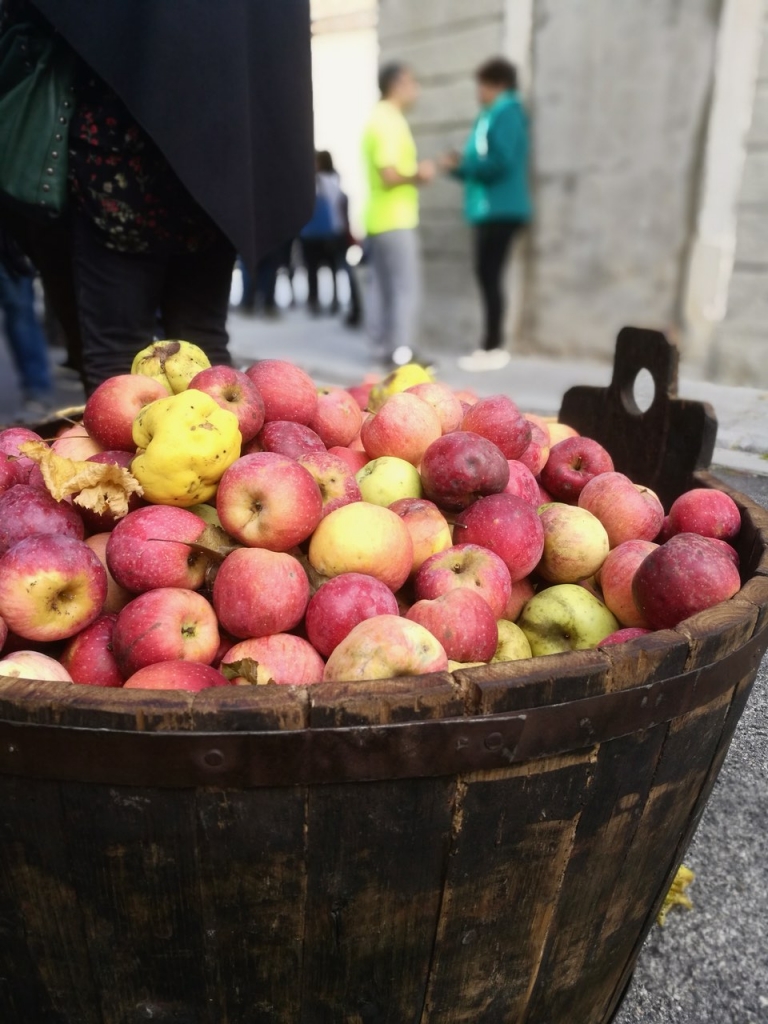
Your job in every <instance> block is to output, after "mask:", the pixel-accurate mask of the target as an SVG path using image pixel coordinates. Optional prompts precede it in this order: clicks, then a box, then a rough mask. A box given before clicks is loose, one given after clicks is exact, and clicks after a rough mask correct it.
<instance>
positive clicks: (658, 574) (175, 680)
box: [0, 343, 741, 690]
mask: <svg viewBox="0 0 768 1024" xmlns="http://www.w3.org/2000/svg"><path fill="white" fill-rule="evenodd" d="M163 344H165V345H166V349H165V350H163V349H162V345H163ZM168 344H169V343H157V344H156V346H154V347H153V350H152V351H151V352H150V353H149V356H147V357H145V358H144V359H143V360H141V359H140V360H139V361H138V363H137V364H134V366H135V367H136V368H137V369H138V372H134V373H132V374H128V375H122V376H118V377H114V378H112V379H110V380H108V381H106V382H105V383H104V384H102V385H101V386H100V387H99V388H98V389H97V390H96V391H95V392H94V394H93V395H92V396H91V397H90V398H89V399H88V402H87V404H86V406H85V411H84V416H83V423H82V424H81V425H80V424H78V425H75V426H72V427H71V428H69V429H67V430H65V431H63V432H62V434H61V435H60V436H59V437H58V438H57V439H56V440H55V441H54V442H53V443H52V450H53V452H54V454H55V455H57V456H59V457H61V459H67V460H70V463H67V464H66V466H67V467H70V464H71V465H73V466H74V467H75V469H77V468H78V467H80V468H81V469H82V464H83V463H85V464H88V463H92V462H96V463H101V464H102V465H107V464H114V465H116V466H119V467H121V471H122V472H124V474H125V479H129V480H131V481H132V483H133V484H134V485H135V487H134V491H135V493H133V494H131V495H130V498H129V499H128V503H127V514H123V515H121V516H120V517H118V516H117V515H116V514H115V513H114V512H113V511H111V510H110V509H107V510H106V511H105V510H103V509H102V510H101V511H94V509H93V507H84V505H83V504H82V502H79V501H78V493H77V491H76V486H77V485H75V484H73V485H72V486H73V491H72V493H71V494H68V495H65V496H64V498H63V499H62V500H55V499H54V497H53V496H52V495H51V494H50V493H49V489H48V488H47V487H46V483H45V478H44V475H43V473H42V472H41V468H40V465H39V464H38V462H37V461H34V460H33V459H32V458H30V457H29V456H28V455H27V454H25V452H30V451H31V449H30V448H29V447H27V444H28V442H30V441H38V442H39V441H40V438H39V437H38V436H37V435H36V434H35V433H34V432H32V431H30V430H27V429H25V428H20V427H19V428H11V429H7V430H5V431H3V432H1V433H0V649H2V653H3V658H2V660H0V675H6V676H9V675H10V676H20V677H22V678H27V679H33V680H38V681H41V682H42V681H45V680H63V681H74V682H77V683H85V684H90V685H96V686H112V687H118V686H125V687H133V688H144V689H188V690H199V689H202V688H205V687H209V686H220V685H229V684H232V683H237V684H246V683H256V684H262V683H270V682H274V683H281V684H297V685H304V684H311V683H316V682H319V681H322V680H326V681H341V680H351V681H360V680H371V679H382V678H388V677H394V676H406V675H418V674H424V673H429V672H437V671H441V670H446V669H451V670H455V669H457V668H461V667H463V666H466V665H471V664H482V663H489V662H499V661H509V660H515V659H521V658H530V657H532V656H538V655H546V654H553V653H557V652H563V651H567V650H572V649H586V648H593V647H597V646H599V645H606V644H611V643H620V642H625V641H631V640H632V639H633V638H635V637H638V636H640V635H642V634H644V633H646V632H648V631H649V630H657V629H664V628H668V627H674V626H676V625H677V624H678V623H679V622H681V621H682V620H683V619H685V618H687V617H688V616H690V615H692V614H694V613H696V612H698V611H701V610H703V609H704V608H707V607H710V606H711V605H714V604H716V603H717V602H719V601H722V600H725V599H727V598H729V597H731V596H732V595H733V594H734V593H736V591H737V590H738V589H739V586H740V579H739V570H738V557H737V554H736V551H735V550H734V548H733V546H732V544H731V542H732V541H733V540H734V538H736V536H737V534H738V532H739V528H740V525H741V521H740V515H739V510H738V508H737V506H736V505H735V504H734V502H733V501H732V500H731V498H730V497H728V496H727V495H725V494H723V493H720V492H718V491H712V490H705V489H696V490H692V491H689V492H687V493H686V494H684V495H682V496H681V497H680V498H678V500H677V501H675V503H674V504H673V505H672V507H671V509H670V510H669V514H668V515H666V516H665V512H664V509H663V507H662V505H661V503H660V501H659V499H658V498H657V496H656V495H655V494H654V493H653V492H652V491H650V490H649V489H648V488H646V487H643V486H642V485H640V484H636V483H634V482H632V481H631V480H630V479H629V478H628V477H626V476H624V475H623V474H621V473H618V472H615V471H614V466H613V463H612V461H611V457H610V455H609V454H608V452H607V451H606V450H605V449H604V448H603V447H601V445H599V444H598V443H597V442H596V441H594V440H591V439H589V438H587V437H581V436H578V435H577V434H576V432H575V431H574V430H572V429H571V428H569V427H567V426H564V425H562V424H559V423H556V422H553V421H550V420H546V419H542V418H540V417H537V416H535V415H525V414H523V413H521V412H520V410H519V409H518V407H517V405H516V404H515V403H514V402H512V401H511V400H510V399H509V398H507V397H505V396H503V395H496V396H493V397H490V398H482V399H479V400H478V399H477V397H476V396H475V395H473V394H471V393H468V392H454V391H453V390H451V388H449V387H448V386H446V385H445V384H442V383H438V382H434V381H433V380H432V379H431V378H430V376H429V374H428V373H427V372H426V371H424V370H423V369H422V368H421V367H418V366H415V365H411V366H407V367H403V368H401V369H399V370H397V371H395V372H394V373H393V374H391V375H390V376H389V377H388V378H386V379H385V380H383V381H380V382H378V383H375V384H374V385H370V384H365V385H361V386H359V387H356V388H351V389H350V390H349V391H346V390H343V389H341V388H334V387H329V388H318V387H317V386H316V385H315V384H314V382H313V381H312V380H311V379H310V377H309V376H307V374H306V373H304V372H303V371H302V370H301V369H300V368H299V367H297V366H294V365H292V364H290V363H288V362H285V361H281V360H265V361H263V362H259V363H257V364H255V365H254V366H252V367H250V368H249V369H248V370H247V371H245V372H240V371H238V370H236V369H233V368H231V367H224V366H217V367H210V368H208V367H206V363H207V360H205V357H204V356H203V354H202V353H201V352H200V351H199V350H198V349H195V348H194V346H186V343H181V345H179V343H172V345H171V347H168ZM185 346H186V347H185ZM150 357H151V358H150ZM137 359H138V357H137ZM174 396H175V397H174ZM181 396H186V397H181ZM211 399H212V400H213V402H210V400H211ZM163 403H165V404H163ZM206 403H208V404H207V405H206ZM213 403H215V406H214V405H213ZM203 408H204V409H208V413H207V414H206V415H208V419H205V417H204V416H203V418H202V419H195V416H197V415H198V411H199V410H200V409H203ZM214 408H215V409H217V410H218V409H220V410H222V411H223V412H222V413H221V415H219V413H218V412H217V413H216V416H211V415H210V409H214ZM173 409H175V410H176V412H175V413H172V411H171V410H173ZM179 410H181V413H179ZM182 414H183V415H182ZM172 415H174V416H175V418H171V417H172ZM183 416H186V419H185V418H183ZM148 424H151V430H150V429H149V427H148ZM197 428H199V429H197ZM148 430H149V433H150V434H152V438H151V442H147V440H146V437H147V431H148ZM152 432H154V433H152ZM139 442H141V443H143V444H144V445H147V444H148V443H151V444H152V445H154V448H153V449H152V452H153V455H152V458H153V460H154V462H153V470H152V474H153V475H151V474H150V473H149V471H148V470H147V469H146V464H147V460H148V459H149V456H148V454H147V451H149V449H147V451H145V450H144V449H143V448H138V450H137V443H139ZM62 465H64V464H63V463H62ZM133 474H135V480H134V479H133ZM201 494H204V495H207V497H206V498H205V500H203V501H201V500H200V495H201ZM148 499H150V500H148Z"/></svg>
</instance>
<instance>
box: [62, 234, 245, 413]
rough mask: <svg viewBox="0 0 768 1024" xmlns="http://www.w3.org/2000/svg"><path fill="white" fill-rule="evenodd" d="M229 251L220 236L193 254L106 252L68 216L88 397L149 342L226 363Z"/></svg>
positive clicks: (96, 238)
mask: <svg viewBox="0 0 768 1024" xmlns="http://www.w3.org/2000/svg"><path fill="white" fill-rule="evenodd" d="M234 261H235V250H234V248H233V247H232V245H231V244H230V243H229V242H228V241H227V240H226V239H225V238H224V236H223V235H222V236H220V237H219V238H218V239H217V241H215V242H214V243H213V244H212V245H210V246H209V247H208V248H206V249H204V250H202V251H201V252H196V253H176V254H168V253H165V254H162V255H158V254H151V255H150V254H143V253H141V254H134V253H121V252H117V251H116V250H114V249H108V248H107V247H106V246H105V245H104V243H103V241H102V237H101V235H100V234H99V233H98V232H97V231H96V230H95V229H94V228H93V227H92V226H91V224H90V223H89V222H88V221H87V220H86V219H85V218H84V217H81V216H75V217H74V218H73V225H72V265H73V271H74V280H75V292H76V297H77V310H78V316H79V320H80V334H81V337H82V344H83V378H84V381H83V382H84V384H85V389H86V392H87V393H88V394H90V393H91V392H92V391H93V390H94V389H95V388H96V387H97V386H98V385H99V384H100V383H101V382H102V381H104V380H106V379H107V377H113V376H115V375H116V374H120V373H129V372H130V369H131V363H132V362H133V357H134V356H135V355H136V353H137V352H138V351H139V350H140V349H142V348H145V347H146V346H147V345H150V344H151V343H152V341H153V340H154V339H155V338H158V337H160V338H173V339H175V340H180V341H191V342H192V343H193V344H195V345H199V346H200V348H202V349H203V351H204V352H205V354H206V355H207V356H208V358H209V359H210V361H211V363H213V364H216V363H224V364H229V362H230V358H229V353H228V351H227V329H226V321H227V309H228V306H229V292H230V287H231V282H232V267H233V264H234Z"/></svg>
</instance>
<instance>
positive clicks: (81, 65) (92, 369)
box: [0, 0, 312, 392]
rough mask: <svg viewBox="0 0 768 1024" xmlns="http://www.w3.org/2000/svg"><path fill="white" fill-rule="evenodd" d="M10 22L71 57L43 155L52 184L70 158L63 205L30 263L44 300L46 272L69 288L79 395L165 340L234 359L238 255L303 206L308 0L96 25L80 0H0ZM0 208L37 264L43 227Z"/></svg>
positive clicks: (177, 9)
mask: <svg viewBox="0 0 768 1024" xmlns="http://www.w3.org/2000/svg"><path fill="white" fill-rule="evenodd" d="M3 18H4V20H3V23H2V25H0V31H2V32H3V33H5V32H11V31H16V32H19V31H20V30H21V31H22V32H24V31H27V29H28V30H29V31H30V32H31V33H33V32H37V33H40V32H43V33H45V32H46V31H47V32H48V33H49V34H50V33H53V32H54V31H55V32H56V33H57V36H56V38H58V39H62V40H64V41H65V42H66V43H67V44H68V45H69V47H70V48H71V50H72V51H74V53H75V54H76V55H77V67H76V72H75V80H74V83H73V93H72V98H71V100H70V101H67V102H66V103H65V104H64V105H63V106H64V107H65V108H66V110H65V111H64V112H63V113H61V112H60V111H59V110H56V113H57V114H59V113H61V116H59V117H57V119H56V120H57V121H59V122H60V125H61V128H60V129H59V128H58V126H56V131H58V135H57V138H59V139H60V144H57V148H56V150H55V152H52V153H51V154H50V158H51V172H50V173H51V174H54V173H56V171H57V169H58V167H59V166H61V163H62V162H63V161H65V160H66V159H67V158H68V161H69V168H68V181H69V196H68V208H67V209H66V210H65V211H63V212H62V216H61V217H60V218H59V219H58V220H57V221H55V222H52V223H51V225H50V230H49V232H48V236H49V237H52V236H53V233H54V232H55V233H56V236H57V238H58V239H59V245H58V247H57V249H56V253H57V261H56V263H52V261H51V260H49V261H48V263H47V265H45V266H43V262H42V259H41V261H40V269H41V273H42V275H43V280H44V284H45V285H46V291H47V292H48V294H49V296H50V297H51V299H52V301H53V299H54V295H55V291H54V289H53V288H52V287H48V279H50V281H51V284H55V283H56V281H58V282H68V288H67V291H68V296H67V297H66V298H67V301H69V300H70V299H71V302H72V304H73V305H74V307H75V309H76V311H77V325H76V330H77V332H78V333H79V341H80V342H81V344H82V361H81V369H82V374H83V378H84V383H85V386H86V390H87V391H89V392H90V391H92V390H93V389H94V388H95V387H96V386H97V385H98V384H99V383H100V382H101V381H102V380H104V379H105V378H106V377H109V376H112V375H113V374H118V373H126V372H128V371H129V370H130V367H131V362H132V360H133V357H134V355H135V353H136V352H137V351H138V350H139V349H141V348H143V347H144V346H146V345H147V344H149V343H150V342H151V341H152V340H153V339H154V338H156V337H157V336H158V334H160V336H163V335H164V336H165V337H170V338H180V339H184V340H187V341H191V342H194V343H196V344H198V345H200V346H201V347H202V348H203V349H204V350H205V351H206V353H207V354H208V356H209V358H210V359H211V361H212V362H220V363H226V362H229V356H228V353H227V332H226V316H227V309H228V300H229V291H230V282H231V274H232V267H233V263H234V257H235V252H236V251H238V252H240V253H241V255H242V257H243V259H244V260H245V261H246V263H247V264H248V267H249V269H250V270H251V271H252V272H255V270H256V266H257V264H258V262H259V259H260V258H261V257H262V256H264V255H265V254H267V253H270V252H272V251H274V250H275V249H276V247H277V246H279V245H281V244H283V243H284V242H285V241H286V239H288V238H291V237H295V235H296V233H297V232H298V230H299V228H300V227H301V224H302V223H303V222H305V221H306V219H307V217H308V216H309V210H310V209H311V205H310V204H311V199H312V164H311V160H312V120H311V119H312V102H311V74H310V18H309V0H292V2H290V3H283V4H273V3H271V2H270V0H252V2H251V3H250V4H249V5H248V17H247V18H246V17H245V16H244V13H243V6H242V0H220V2H219V3H217V4H216V5H213V6H212V5H206V4H200V3H199V2H198V0H176V2H175V3H174V4H172V5H166V4H156V3H154V2H152V0H112V2H110V3H109V4H106V5H98V4H92V5H89V9H88V17H84V16H83V10H82V4H81V3H80V0H34V2H30V0H4V3H3ZM46 19H49V20H46ZM276 40H279V45H276ZM136 54H141V59H140V60H137V59H136ZM201 68H204V69H205V73H204V74H203V73H201ZM265 96H266V97H268V99H266V100H265ZM53 130H54V129H53V125H52V131H53ZM52 137H53V136H52ZM0 184H2V183H0ZM38 214H39V211H38ZM2 216H3V219H4V220H6V222H7V223H8V225H9V228H11V229H12V230H13V231H14V232H15V233H16V235H17V237H18V239H19V241H20V243H21V244H22V246H23V247H25V249H26V251H27V252H28V254H29V255H30V256H31V257H32V259H33V262H34V261H35V258H36V256H35V254H36V252H37V253H38V254H40V253H41V252H42V254H43V255H44V254H45V250H46V229H47V227H48V226H47V225H45V224H42V225H41V224H40V222H39V220H35V219H34V218H33V217H32V215H31V212H30V214H29V215H24V213H23V212H20V211H18V210H15V209H14V210H5V211H4V212H3V215H2ZM62 238H63V241H62ZM33 250H34V251H33ZM63 305H66V302H63V303H62V306H63ZM56 312H57V314H59V318H60V320H61V321H62V324H63V325H64V326H65V328H67V327H69V331H70V334H73V333H74V332H73V330H72V326H71V321H69V320H67V318H65V317H64V316H62V315H61V314H60V311H59V309H56ZM158 314H159V323H160V326H159V327H158ZM76 349H77V345H76V344H74V343H73V344H72V345H71V350H72V351H76Z"/></svg>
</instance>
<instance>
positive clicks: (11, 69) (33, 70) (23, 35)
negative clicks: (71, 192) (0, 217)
mask: <svg viewBox="0 0 768 1024" xmlns="http://www.w3.org/2000/svg"><path fill="white" fill-rule="evenodd" d="M76 61H77V57H76V56H75V54H74V52H73V51H72V50H71V49H70V48H69V47H68V46H67V44H66V43H65V42H64V41H63V40H62V39H61V38H60V37H59V36H57V35H56V34H55V33H54V32H53V31H51V30H47V29H46V27H45V25H42V24H36V23H34V22H28V21H24V22H19V23H18V24H12V25H11V26H10V27H9V28H8V29H7V31H5V32H4V33H3V35H2V36H0V198H2V200H3V201H4V202H6V203H8V202H10V203H12V204H13V205H15V206H18V205H19V204H23V206H24V207H25V212H26V213H32V212H33V210H34V212H36V213H37V214H39V215H40V214H41V215H43V216H56V215H58V214H60V213H61V212H62V210H63V209H64V207H65V205H66V200H67V164H68V161H67V145H68V138H67V137H68V131H69V122H70V118H71V117H72V114H73V112H74V99H75V97H74V84H73V83H74V76H75V67H76Z"/></svg>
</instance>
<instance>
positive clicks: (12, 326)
mask: <svg viewBox="0 0 768 1024" xmlns="http://www.w3.org/2000/svg"><path fill="white" fill-rule="evenodd" d="M34 274H35V271H34V268H33V267H32V265H31V264H30V262H29V260H27V259H26V257H25V256H24V254H23V253H22V252H21V250H20V249H19V248H18V247H17V246H16V245H15V243H14V242H12V241H11V239H9V238H8V237H7V235H5V233H3V232H2V231H0V310H1V311H2V314H3V321H4V328H5V335H6V337H7V339H8V346H9V348H10V352H11V358H12V359H13V364H14V367H15V368H16V372H17V373H18V376H19V383H20V385H21V391H22V395H23V405H22V409H21V414H20V416H19V417H18V418H17V419H18V421H19V422H24V423H34V422H37V421H38V420H42V419H44V418H45V417H46V416H47V415H48V414H49V413H50V412H52V410H53V408H54V406H55V402H54V393H53V380H52V377H51V369H50V364H49V361H48V345H47V342H46V339H45V335H44V334H43V330H42V327H41V326H40V322H39V320H38V318H37V313H36V312H35V290H34V283H33V282H34Z"/></svg>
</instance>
